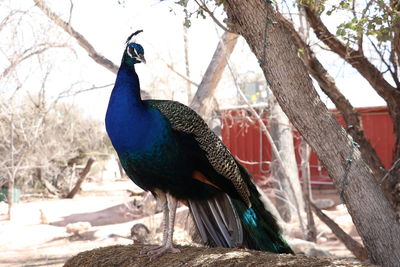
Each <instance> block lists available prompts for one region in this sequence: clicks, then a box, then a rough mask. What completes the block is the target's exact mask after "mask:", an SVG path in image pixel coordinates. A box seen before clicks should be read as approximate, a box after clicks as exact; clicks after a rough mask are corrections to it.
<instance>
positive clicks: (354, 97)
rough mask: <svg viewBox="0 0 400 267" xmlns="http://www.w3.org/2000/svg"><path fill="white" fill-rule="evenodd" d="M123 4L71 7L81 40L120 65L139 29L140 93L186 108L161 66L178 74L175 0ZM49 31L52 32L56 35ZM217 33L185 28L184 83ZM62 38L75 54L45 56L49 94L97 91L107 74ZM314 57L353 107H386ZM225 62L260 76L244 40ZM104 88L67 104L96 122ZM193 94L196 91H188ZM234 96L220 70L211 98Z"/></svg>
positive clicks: (61, 8) (180, 58)
mask: <svg viewBox="0 0 400 267" xmlns="http://www.w3.org/2000/svg"><path fill="white" fill-rule="evenodd" d="M23 2H24V3H23V4H22V3H19V4H20V5H22V6H24V7H25V6H26V5H27V4H28V5H29V6H30V7H31V6H33V2H31V3H28V2H30V1H23ZM46 2H47V3H48V4H49V5H50V6H51V8H52V9H54V10H55V11H56V12H57V13H58V14H60V15H62V17H63V18H64V19H65V20H67V19H68V14H69V4H70V1H67V0H52V1H51V0H47V1H46ZM125 2H126V3H125V5H120V4H118V1H117V0H109V1H95V0H86V1H73V3H74V8H73V13H72V20H71V21H72V26H73V27H74V28H75V29H76V30H77V31H78V32H80V33H81V34H83V35H84V36H85V37H86V38H87V39H88V40H89V42H90V43H91V44H92V45H93V46H94V47H95V49H96V50H97V51H99V52H100V53H101V54H103V55H104V56H105V57H107V58H109V59H111V60H112V61H113V62H114V63H116V64H119V62H120V58H121V56H122V53H123V49H124V42H125V40H126V38H127V36H128V35H129V34H130V33H131V32H133V31H136V30H138V29H143V30H144V32H143V33H141V34H140V35H139V37H138V39H137V41H138V42H139V43H141V44H142V45H143V46H144V49H145V56H146V60H147V64H146V65H143V64H141V65H139V66H138V67H137V68H136V69H137V72H138V74H139V77H140V79H141V85H142V88H143V89H145V90H147V89H151V90H155V91H158V92H161V96H163V97H164V98H172V97H173V98H174V99H175V100H180V101H182V102H185V100H186V98H185V96H184V95H183V94H182V93H179V92H182V91H183V90H185V82H184V81H182V79H180V78H179V77H177V76H176V74H174V73H172V72H170V71H168V69H167V68H166V63H169V64H173V65H174V68H175V69H176V70H177V71H179V72H180V73H185V68H184V50H183V46H184V44H183V27H182V23H183V18H184V17H183V12H182V8H181V7H179V6H178V5H176V4H174V2H175V1H174V0H168V1H163V2H159V1H158V0H135V1H125ZM4 4H5V5H7V6H13V5H16V3H15V1H12V0H8V1H5V0H3V3H1V1H0V5H4ZM171 9H172V10H173V11H172V12H171ZM33 10H35V12H36V13H37V14H38V15H40V11H39V10H38V9H36V8H34V9H33ZM220 13H221V12H219V13H218V14H220ZM32 27H33V26H32ZM21 30H22V31H29V30H30V29H29V27H22V29H21ZM54 31H55V32H57V31H58V29H55V30H54ZM221 32H222V31H221V30H220V29H218V33H217V30H216V26H215V24H214V22H212V20H211V19H195V18H192V27H191V28H189V30H188V40H189V60H190V67H191V79H192V80H193V81H194V82H196V83H200V81H201V78H202V74H203V73H204V72H205V70H206V68H207V66H208V64H209V61H210V59H211V56H212V54H213V52H214V50H215V48H216V46H217V43H218V40H219V35H220V34H221ZM51 34H52V32H51V31H50V32H49V38H50V39H51V38H52V36H51ZM28 36H29V33H26V34H24V38H25V39H26V38H28ZM31 38H35V37H31ZM56 38H57V37H56ZM62 38H64V39H65V40H68V39H70V40H68V42H69V43H71V44H73V46H74V48H75V50H76V56H75V55H74V54H73V53H70V52H69V51H66V50H57V51H56V52H52V53H53V54H52V55H53V58H54V63H53V66H54V71H55V72H54V73H52V75H51V76H50V78H49V85H48V86H49V87H50V88H58V90H62V89H63V88H64V89H65V88H66V87H68V86H69V85H70V84H72V83H74V82H76V81H80V82H79V83H78V84H77V85H76V86H75V88H77V89H78V88H81V89H84V88H88V87H91V86H92V85H96V86H100V85H105V84H110V83H113V82H114V81H115V75H114V74H113V73H111V72H110V71H108V70H106V69H104V68H103V67H101V66H99V65H98V64H97V63H94V62H93V61H92V60H91V59H90V58H89V57H88V56H87V53H86V52H85V51H84V50H83V49H82V48H80V47H79V46H78V45H76V42H75V41H74V40H71V38H70V37H69V36H68V35H66V34H63V35H62ZM267 52H268V51H267ZM61 53H65V56H64V57H63V55H62V54H61ZM319 58H320V60H321V61H322V62H324V63H326V66H327V67H328V68H329V72H330V74H331V75H332V76H333V77H335V78H336V82H337V84H338V87H339V88H340V89H341V90H342V92H343V93H344V95H345V96H346V97H347V98H348V99H350V101H351V103H352V104H353V105H354V106H356V107H360V106H378V105H385V103H384V101H383V100H382V99H381V98H380V97H379V96H378V95H377V94H376V93H375V91H374V90H373V89H371V88H370V86H369V85H368V83H366V82H365V80H364V79H362V78H361V77H360V76H359V75H358V74H357V72H356V71H355V70H354V69H353V68H352V67H350V66H348V65H347V64H345V63H344V61H343V60H342V59H339V58H337V57H336V56H334V55H333V54H332V53H329V52H326V51H322V52H321V54H319ZM1 60H2V59H1V56H0V63H2V64H0V67H2V66H6V65H7V64H6V63H4V62H1ZM231 62H232V65H233V66H234V69H235V71H236V73H238V74H240V75H244V74H245V73H251V72H254V73H256V74H259V73H261V71H260V69H259V67H258V63H257V60H256V59H255V57H254V55H252V53H251V52H250V51H249V48H248V47H247V45H246V43H245V41H244V40H243V39H240V40H239V42H238V45H237V46H236V48H235V51H234V54H233V55H232V58H231ZM28 69H29V68H28ZM0 71H1V69H0ZM30 71H32V70H30ZM33 73H35V72H33ZM31 79H33V78H31ZM160 82H162V83H160ZM31 84H32V85H33V84H35V86H37V85H38V84H39V82H38V81H37V83H35V82H31ZM111 89H112V88H111V87H108V88H105V89H99V90H95V91H91V92H88V93H84V94H80V95H78V96H76V97H74V98H73V99H72V100H73V101H75V102H76V103H79V104H81V105H82V106H83V109H84V110H85V112H86V113H87V114H89V115H91V116H93V117H95V118H99V119H103V118H104V114H105V111H106V108H107V103H108V97H109V95H110V92H111ZM192 89H193V90H195V88H192ZM173 90H175V91H176V90H177V91H178V92H177V93H174V94H173V95H172V93H171V91H173ZM233 95H235V88H234V86H233V83H232V79H231V78H230V75H229V73H228V72H227V71H226V72H225V75H224V78H223V80H222V82H221V84H220V86H219V90H218V96H219V97H220V98H221V99H223V98H229V97H232V96H233ZM321 98H322V100H323V101H324V102H325V103H328V106H329V107H333V106H332V104H330V102H329V101H328V100H327V97H326V96H324V95H322V96H321Z"/></svg>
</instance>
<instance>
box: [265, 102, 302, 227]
mask: <svg viewBox="0 0 400 267" xmlns="http://www.w3.org/2000/svg"><path fill="white" fill-rule="evenodd" d="M269 106H270V110H271V112H270V116H269V127H270V133H271V137H272V139H273V140H274V143H275V145H276V148H277V149H278V151H279V154H280V156H281V159H282V160H283V161H284V162H285V168H286V174H287V177H288V179H290V180H291V183H292V185H293V191H292V190H291V189H290V184H289V181H288V179H285V177H284V176H283V175H282V171H281V170H280V164H277V163H276V162H275V160H272V163H271V169H272V174H273V176H274V177H275V178H276V179H277V180H278V183H279V184H278V185H277V189H278V192H277V194H278V195H280V196H281V197H279V198H277V199H276V204H277V208H278V210H279V213H280V214H281V216H282V218H283V219H284V220H285V222H289V221H290V220H291V218H292V212H291V206H292V207H296V205H295V202H296V201H297V203H298V207H299V209H300V212H304V201H303V197H302V191H301V186H300V180H299V170H298V168H297V162H296V157H295V152H294V145H293V131H292V127H291V125H290V122H289V119H288V118H287V116H286V115H285V113H283V111H282V109H281V107H280V106H279V104H278V102H276V99H275V97H274V96H273V95H271V96H270V100H269ZM282 198H283V199H282ZM290 204H292V205H290Z"/></svg>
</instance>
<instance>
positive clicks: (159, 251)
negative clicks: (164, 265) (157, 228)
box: [148, 193, 180, 258]
mask: <svg viewBox="0 0 400 267" xmlns="http://www.w3.org/2000/svg"><path fill="white" fill-rule="evenodd" d="M177 204H178V201H177V200H176V199H175V198H174V197H173V196H172V195H170V194H168V193H167V206H168V222H167V227H166V229H167V231H166V239H165V242H163V245H162V246H160V247H158V248H156V249H153V250H150V251H149V252H148V254H154V255H153V256H152V258H156V257H159V256H162V255H164V254H165V253H178V252H180V250H179V249H178V248H175V247H174V243H173V235H174V225H175V214H176V207H177ZM164 233H165V232H164Z"/></svg>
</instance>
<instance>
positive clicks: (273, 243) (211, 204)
mask: <svg viewBox="0 0 400 267" xmlns="http://www.w3.org/2000/svg"><path fill="white" fill-rule="evenodd" d="M238 165H239V168H240V171H241V174H242V177H243V179H244V180H245V181H246V184H247V186H248V188H249V191H250V201H251V207H248V206H247V205H246V204H245V203H244V202H243V201H242V200H240V199H234V198H232V199H231V198H230V197H229V196H228V195H227V194H225V193H222V192H221V194H219V195H217V196H215V197H214V198H212V199H209V200H201V201H199V200H196V201H194V200H193V201H189V207H190V210H191V213H192V215H193V218H194V221H195V224H196V226H197V229H198V230H199V233H200V236H201V238H202V240H203V242H204V243H205V244H207V245H209V246H219V247H246V248H249V249H255V250H260V251H269V252H273V253H291V254H294V252H293V251H292V249H291V248H290V247H289V245H288V244H287V243H286V241H285V240H284V238H283V237H282V234H281V229H280V227H279V225H278V224H277V222H276V220H275V218H274V216H273V215H272V214H271V213H270V212H269V211H268V210H266V209H265V206H264V204H263V203H262V201H261V199H260V194H259V192H258V190H257V188H256V186H255V185H254V184H253V183H252V182H251V176H250V174H249V173H248V172H247V170H246V169H245V168H244V167H242V166H241V165H240V164H238Z"/></svg>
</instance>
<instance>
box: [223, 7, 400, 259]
mask: <svg viewBox="0 0 400 267" xmlns="http://www.w3.org/2000/svg"><path fill="white" fill-rule="evenodd" d="M222 4H223V5H224V7H225V10H226V12H227V15H228V20H229V22H228V25H231V26H233V27H234V29H233V30H234V31H236V32H239V33H240V34H241V35H242V36H243V37H244V38H245V39H246V41H247V43H248V44H249V46H250V48H251V49H252V51H253V52H254V54H255V55H256V57H257V58H258V59H259V61H260V62H261V68H262V70H263V72H264V75H265V77H266V79H267V81H268V82H269V84H270V88H271V90H272V91H273V93H274V95H275V97H276V98H277V100H278V102H279V104H280V106H281V108H282V109H283V110H284V112H285V113H286V115H287V116H288V117H289V119H290V121H291V122H292V123H293V125H294V126H295V127H296V129H297V130H298V131H299V132H300V133H301V134H302V136H303V137H304V138H305V139H306V141H307V143H308V144H309V145H310V146H311V147H312V148H313V150H314V151H315V152H316V154H317V155H318V157H319V159H320V160H321V162H322V163H323V164H324V166H325V168H326V169H327V171H328V173H329V175H330V176H331V177H332V179H333V182H334V184H335V186H336V188H338V190H339V191H340V192H342V195H343V198H344V200H345V202H346V205H347V208H348V210H349V213H350V214H351V216H352V218H353V221H354V224H355V225H356V227H357V230H358V232H359V233H360V235H361V237H362V239H363V242H364V244H365V246H366V248H367V250H368V255H369V258H370V260H371V261H372V262H374V263H377V264H381V265H384V266H395V265H396V264H398V263H399V262H400V250H399V249H398V248H399V247H400V225H399V224H398V223H397V222H396V216H395V214H394V212H393V210H392V208H391V206H390V204H389V202H388V201H387V200H386V198H385V197H384V195H383V193H382V191H381V190H380V188H379V185H378V183H377V182H376V180H375V179H374V177H373V175H372V172H371V170H370V169H369V168H368V166H367V164H365V162H364V161H363V160H362V158H361V155H360V151H359V150H358V148H357V147H354V144H353V143H352V141H351V140H350V138H349V137H348V135H347V133H346V131H345V130H344V129H343V128H342V127H341V126H340V125H339V123H338V122H337V121H336V119H335V118H334V117H333V116H332V114H330V113H329V111H328V109H327V108H326V106H325V105H324V104H323V102H322V101H321V99H320V98H319V96H318V93H317V92H316V90H315V89H314V88H313V85H312V81H311V79H310V77H309V76H308V74H307V72H306V69H305V67H304V64H303V63H302V61H301V59H300V58H299V57H298V56H297V49H296V46H295V45H293V40H292V38H291V34H290V31H289V30H288V29H287V28H286V27H285V25H284V24H282V23H276V24H272V23H271V24H270V23H268V22H269V21H272V22H273V21H275V22H276V21H277V17H276V12H275V10H273V8H272V6H271V5H269V4H268V2H267V1H263V0H253V1H241V0H224V1H222ZM267 14H268V16H267ZM264 32H265V33H266V34H265V33H264ZM266 39H267V40H266ZM266 41H268V43H267V42H266ZM267 44H269V45H268V46H267V47H265V46H266V45H267ZM350 159H351V161H350Z"/></svg>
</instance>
